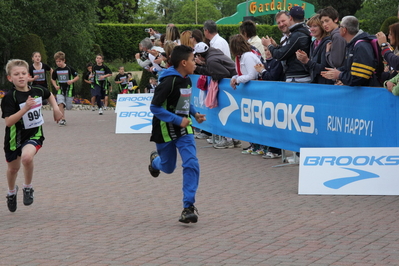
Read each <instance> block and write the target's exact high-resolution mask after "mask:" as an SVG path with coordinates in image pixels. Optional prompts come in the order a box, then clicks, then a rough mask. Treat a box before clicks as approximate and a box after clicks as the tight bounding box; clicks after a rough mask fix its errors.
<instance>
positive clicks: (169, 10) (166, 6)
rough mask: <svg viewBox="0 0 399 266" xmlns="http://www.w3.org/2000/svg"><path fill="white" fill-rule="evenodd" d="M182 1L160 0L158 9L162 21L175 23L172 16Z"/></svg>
mask: <svg viewBox="0 0 399 266" xmlns="http://www.w3.org/2000/svg"><path fill="white" fill-rule="evenodd" d="M181 2H182V1H181V0H159V3H158V5H157V7H156V11H157V12H158V13H159V16H160V18H161V23H163V24H165V23H171V22H173V23H175V22H174V21H172V16H173V13H174V11H176V9H177V7H178V6H179V5H180V4H181ZM161 14H162V15H161Z"/></svg>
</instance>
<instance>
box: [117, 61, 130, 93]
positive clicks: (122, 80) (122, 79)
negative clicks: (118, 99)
mask: <svg viewBox="0 0 399 266" xmlns="http://www.w3.org/2000/svg"><path fill="white" fill-rule="evenodd" d="M127 82H128V77H127V73H126V72H125V68H124V67H123V66H120V67H119V73H118V75H116V77H115V83H116V84H118V87H119V90H118V93H119V94H127Z"/></svg>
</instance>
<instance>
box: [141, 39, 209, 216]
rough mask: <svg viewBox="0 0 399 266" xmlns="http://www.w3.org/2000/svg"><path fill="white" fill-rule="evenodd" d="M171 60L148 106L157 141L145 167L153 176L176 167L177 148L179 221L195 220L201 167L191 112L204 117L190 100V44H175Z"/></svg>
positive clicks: (191, 69)
mask: <svg viewBox="0 0 399 266" xmlns="http://www.w3.org/2000/svg"><path fill="white" fill-rule="evenodd" d="M171 63H172V65H173V66H172V67H170V68H168V69H167V70H165V71H164V73H163V75H162V77H161V78H160V80H161V83H160V84H159V85H158V86H157V89H156V90H155V93H154V97H153V99H152V102H151V106H150V109H151V112H152V113H153V114H154V117H153V119H152V135H151V141H154V142H155V143H156V147H157V151H153V152H152V153H151V155H150V165H149V167H148V168H149V171H150V174H151V175H152V176H153V177H157V176H158V175H159V173H160V171H163V172H164V173H167V174H170V173H172V172H173V171H174V170H175V168H176V157H177V152H176V149H177V150H178V151H179V153H180V156H181V158H182V161H183V163H182V166H183V212H182V214H181V216H180V219H179V222H182V223H190V222H191V223H196V222H197V220H198V216H197V215H196V214H195V213H194V212H195V211H197V208H195V207H194V203H195V194H196V192H197V188H198V182H199V172H200V171H199V163H198V158H197V156H196V147H195V140H194V134H193V128H192V127H191V118H190V115H191V116H193V117H195V119H196V120H197V122H198V123H202V122H203V121H205V120H206V119H205V115H203V114H200V113H197V112H196V111H195V108H194V106H192V105H191V104H190V97H191V80H190V78H189V77H188V76H187V75H188V74H193V73H194V69H195V62H194V54H193V50H192V48H191V47H188V46H185V45H180V46H176V47H175V48H174V49H173V52H172V55H171ZM197 213H198V211H197Z"/></svg>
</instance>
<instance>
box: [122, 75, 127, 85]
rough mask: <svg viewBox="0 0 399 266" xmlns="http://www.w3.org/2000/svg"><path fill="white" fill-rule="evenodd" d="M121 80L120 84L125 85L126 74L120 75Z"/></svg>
mask: <svg viewBox="0 0 399 266" xmlns="http://www.w3.org/2000/svg"><path fill="white" fill-rule="evenodd" d="M121 81H122V83H121V84H123V85H126V84H127V77H126V76H123V77H121Z"/></svg>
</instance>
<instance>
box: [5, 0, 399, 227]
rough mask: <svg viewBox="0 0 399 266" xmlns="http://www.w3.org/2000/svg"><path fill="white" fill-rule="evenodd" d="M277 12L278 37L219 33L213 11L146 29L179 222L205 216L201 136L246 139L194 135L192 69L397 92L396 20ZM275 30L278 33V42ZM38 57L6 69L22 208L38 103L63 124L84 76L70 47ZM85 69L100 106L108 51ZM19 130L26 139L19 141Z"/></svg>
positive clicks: (142, 61)
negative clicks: (46, 60)
mask: <svg viewBox="0 0 399 266" xmlns="http://www.w3.org/2000/svg"><path fill="white" fill-rule="evenodd" d="M398 16H399V12H398ZM275 19H276V24H277V26H278V29H279V30H280V32H281V36H264V37H262V38H260V37H259V36H258V35H257V32H256V24H255V23H254V22H253V21H250V20H247V21H244V22H243V23H242V24H241V25H240V26H239V28H238V34H235V35H233V36H231V37H230V39H229V42H227V41H226V40H225V39H224V38H223V37H222V36H220V35H219V34H218V31H217V25H216V23H215V22H214V21H211V20H208V21H205V23H204V26H203V31H201V30H198V29H195V30H192V31H191V30H186V31H183V32H181V33H180V32H179V30H178V28H177V27H176V26H175V25H173V24H168V25H167V28H166V33H165V34H160V33H159V32H156V31H154V30H153V29H147V30H146V31H147V32H148V33H149V37H148V38H145V39H143V40H142V41H141V42H140V45H139V48H140V51H141V52H140V53H138V54H136V55H135V57H136V59H137V62H138V63H139V65H140V66H141V67H143V68H144V69H145V70H146V71H149V72H151V73H152V74H154V76H157V79H155V78H151V79H150V82H149V85H148V86H147V88H146V89H145V91H146V92H147V93H154V96H153V100H152V102H151V106H150V109H151V112H152V113H153V114H154V117H153V121H152V134H151V141H153V142H155V143H156V151H153V152H151V154H150V164H149V166H148V169H149V172H150V174H151V175H152V176H153V177H158V176H159V175H160V173H161V172H164V173H172V172H173V171H174V170H175V168H176V159H177V158H176V157H177V151H179V153H180V155H181V157H182V166H183V211H182V213H181V215H180V218H179V221H180V222H182V223H196V222H197V220H198V216H197V214H198V210H197V208H196V207H195V206H194V203H195V195H196V191H197V189H198V183H199V174H200V173H199V172H200V171H199V162H198V159H197V157H196V147H195V139H194V138H195V137H196V138H206V139H207V140H208V141H209V142H210V143H212V144H213V146H214V148H216V149H226V148H236V147H241V142H240V141H239V140H235V139H232V138H229V137H224V136H218V137H217V138H215V137H214V136H213V137H212V138H211V136H212V134H211V133H209V132H204V131H202V132H201V133H198V134H196V135H195V137H194V129H193V128H192V127H191V118H190V117H192V118H194V119H195V120H196V121H197V122H198V123H202V122H204V121H206V118H205V115H203V114H200V113H198V112H197V111H196V110H195V107H194V106H193V105H191V104H190V96H191V93H192V92H191V89H192V87H193V85H192V84H191V80H190V78H189V76H188V75H189V74H194V73H195V74H199V75H202V76H205V77H210V80H211V85H212V86H217V84H218V82H220V80H221V79H223V78H230V85H231V87H232V88H233V89H237V90H239V89H240V84H245V83H247V82H249V81H251V80H263V81H265V82H267V81H280V82H291V83H292V82H294V83H319V84H331V85H348V86H371V87H381V86H384V87H385V88H386V89H387V90H389V91H390V92H392V93H393V94H394V95H399V84H398V82H399V75H398V73H397V71H398V69H399V53H398V48H399V22H398V23H394V24H392V25H390V26H389V35H388V38H387V36H386V35H385V34H384V33H382V32H378V33H377V34H375V35H374V34H369V33H366V32H364V31H362V30H361V29H359V21H358V19H357V18H356V17H354V16H345V17H343V18H342V19H341V21H340V20H339V14H338V12H337V10H335V9H334V8H333V7H331V6H330V7H326V8H324V9H322V10H320V11H319V12H318V13H317V14H315V15H314V16H312V17H311V18H309V19H308V20H307V21H305V13H304V10H303V9H302V8H301V7H300V6H294V7H292V8H291V9H290V11H288V12H287V11H280V12H278V13H277V14H276V16H275ZM273 37H274V38H276V39H280V41H279V42H278V43H277V41H275V40H274V38H273ZM388 40H389V42H388ZM32 60H33V64H32V65H31V66H29V65H28V64H27V63H26V62H25V61H22V60H10V62H9V63H8V64H7V66H6V71H7V77H8V80H9V81H10V82H12V83H13V84H14V88H13V89H12V90H11V91H10V92H9V93H7V95H6V96H5V97H4V99H3V100H2V102H1V109H2V117H3V118H4V119H5V120H6V137H5V154H6V159H7V163H8V169H7V180H8V187H9V190H8V194H7V205H8V208H9V210H10V211H11V212H15V211H16V209H17V201H16V195H17V192H18V186H16V184H15V179H16V176H17V173H18V171H19V168H20V165H21V164H23V165H24V168H25V171H24V172H25V183H24V184H23V196H24V201H23V202H24V205H30V204H32V203H33V186H32V182H31V181H32V174H33V173H32V172H33V157H34V155H35V154H36V153H37V151H38V150H39V149H40V148H41V145H42V142H43V140H44V137H43V134H42V130H41V124H42V122H43V121H42V117H41V115H40V113H38V111H37V108H38V107H40V106H41V104H42V101H44V100H48V101H49V103H50V104H51V106H52V107H53V112H54V120H55V121H57V122H59V123H60V124H61V125H66V119H65V112H64V109H70V108H71V104H72V96H73V93H72V90H73V84H74V82H76V80H77V79H78V75H77V72H76V71H75V70H74V69H73V68H72V67H71V66H69V65H67V64H66V63H65V61H66V59H65V54H64V53H63V52H57V53H56V54H55V55H54V60H55V62H56V65H57V68H56V69H55V70H53V69H51V68H50V67H49V66H47V65H46V64H43V63H41V58H40V53H34V54H33V56H32ZM87 70H88V71H87V74H86V75H85V76H84V80H85V82H87V83H88V84H90V85H91V91H92V105H93V106H94V103H96V104H97V106H98V108H99V114H100V115H101V114H102V111H103V108H106V105H104V103H105V104H106V102H107V100H106V96H107V95H108V93H109V92H110V90H111V88H110V86H109V82H108V80H107V78H108V77H110V76H111V75H112V73H111V71H110V69H109V68H108V67H107V66H106V65H105V64H104V58H103V56H102V55H97V57H96V60H95V64H94V65H91V64H89V65H87ZM47 71H49V72H50V73H51V82H52V84H53V86H54V87H55V88H56V90H57V93H56V98H55V97H54V96H53V95H52V94H51V93H50V92H49V90H48V88H46V86H47V81H46V75H45V73H46V72H47ZM29 82H31V85H29ZM115 83H116V84H117V85H118V90H119V92H120V93H132V92H134V91H135V90H136V89H137V83H135V82H134V80H133V79H132V77H131V74H130V76H129V73H126V72H125V69H124V68H123V67H120V68H119V73H118V75H117V76H116V77H115ZM215 84H216V85H215ZM103 101H104V103H103ZM93 110H94V108H93ZM27 121H30V123H28V122H27ZM33 124H34V126H32V125H33ZM16 136H19V138H20V139H19V140H18V143H16V142H15V140H16ZM216 140H217V141H216ZM242 153H244V154H252V155H262V157H263V158H265V159H273V158H279V157H281V155H282V151H281V149H279V147H271V146H265V145H262V144H258V143H250V146H249V147H245V148H243V150H242Z"/></svg>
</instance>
